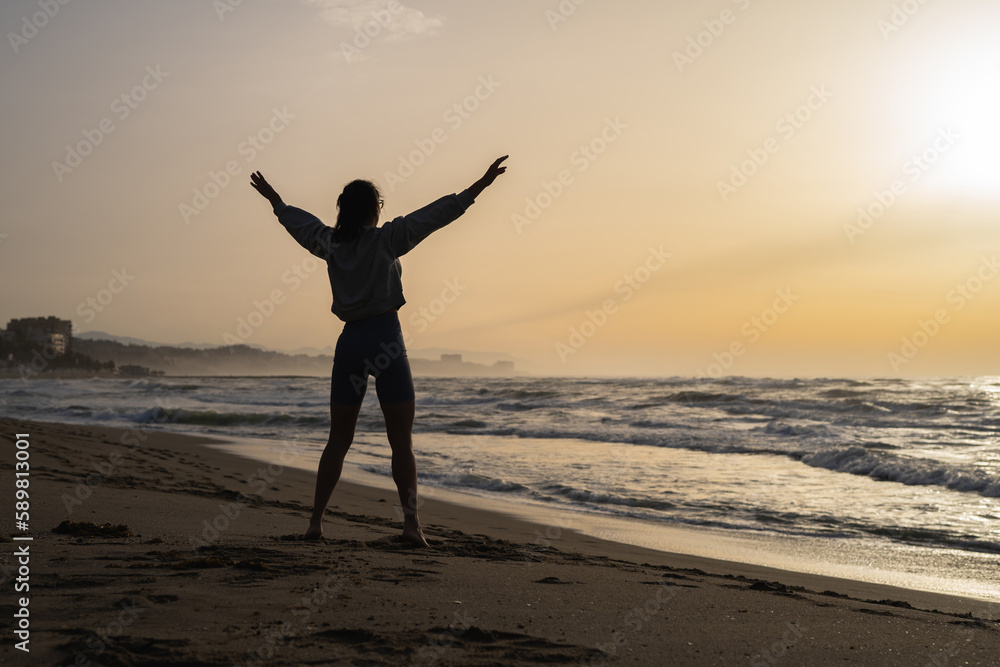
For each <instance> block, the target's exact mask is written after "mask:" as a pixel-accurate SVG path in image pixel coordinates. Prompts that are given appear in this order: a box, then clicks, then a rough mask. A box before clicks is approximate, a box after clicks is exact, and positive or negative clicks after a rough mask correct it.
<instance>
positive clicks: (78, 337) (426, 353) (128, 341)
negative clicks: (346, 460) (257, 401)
mask: <svg viewBox="0 0 1000 667" xmlns="http://www.w3.org/2000/svg"><path fill="white" fill-rule="evenodd" d="M73 340H74V341H75V343H74V344H76V345H77V348H78V349H80V350H81V351H82V350H84V349H97V348H87V347H80V346H79V341H87V342H97V341H105V342H114V343H120V344H121V345H124V346H129V345H132V346H138V347H148V348H151V349H153V350H155V349H162V350H202V351H207V350H229V349H230V348H234V347H238V348H239V347H249V348H251V349H254V350H258V351H260V352H264V353H271V354H276V355H279V356H278V357H273V358H272V357H268V356H266V355H265V356H262V357H260V358H259V360H260V361H264V360H265V359H271V361H270V362H268V363H272V364H277V365H279V366H283V365H285V362H284V361H282V359H283V358H284V357H288V358H289V359H294V360H296V361H294V362H289V364H288V365H290V367H292V368H303V367H310V368H311V367H313V366H316V365H317V364H319V365H322V364H326V367H325V368H323V369H322V370H317V371H316V372H314V373H305V374H306V375H326V374H329V372H330V367H329V363H332V359H333V352H334V347H333V346H332V345H327V346H326V347H324V348H317V347H300V348H298V349H295V350H291V351H283V350H274V349H271V348H267V347H263V346H261V345H249V344H247V345H238V346H232V345H230V346H223V345H215V344H212V343H191V342H185V343H180V344H176V345H168V344H164V343H156V342H152V341H148V340H142V339H141V338H132V337H130V336H115V335H114V334H110V333H107V332H106V331H88V332H86V333H82V334H74V335H73ZM99 347H100V349H105V350H106V354H107V355H108V357H107V358H102V357H95V358H99V359H101V360H102V361H108V360H111V361H114V362H115V363H116V364H119V365H120V364H121V363H126V364H138V365H140V366H148V367H149V368H152V369H154V370H163V371H165V372H167V373H169V374H177V373H175V372H173V371H170V370H168V369H166V368H164V367H162V366H159V365H156V364H154V363H146V362H144V361H138V360H137V359H138V357H141V356H151V358H153V357H155V356H156V355H155V354H151V353H150V352H139V351H137V350H136V351H131V352H126V351H124V350H118V351H117V352H114V353H112V350H113V349H114V348H110V347H108V348H104V347H101V346H99ZM87 354H89V353H87ZM164 354H165V357H164V359H163V360H161V361H163V362H164V364H165V363H166V361H165V359H167V358H169V359H170V360H171V363H175V364H178V363H179V364H181V365H182V366H184V365H186V363H187V362H186V361H185V360H186V359H187V355H184V354H182V353H179V352H173V353H164ZM227 354H228V355H230V356H232V355H233V354H235V353H234V352H231V351H230V352H227ZM448 354H460V355H462V359H463V361H464V362H468V364H469V365H470V366H469V369H470V370H471V369H472V368H479V369H480V371H482V367H483V366H492V365H493V364H496V363H497V362H498V361H504V362H510V363H514V364H515V365H516V366H517V367H518V368H520V369H521V370H522V371H523V370H525V369H526V368H527V367H529V366H531V363H530V362H527V361H525V360H523V359H516V358H515V357H513V356H511V355H509V354H506V353H504V352H475V351H469V350H452V349H448V348H442V347H428V348H419V349H418V348H412V349H409V350H407V356H409V358H410V361H411V362H412V363H413V365H414V373H418V374H428V373H430V374H435V373H433V372H432V371H426V372H423V373H421V371H418V370H417V368H416V362H418V361H422V360H426V361H430V362H432V364H437V363H439V360H440V359H441V356H442V355H448ZM240 356H241V359H242V358H243V357H244V356H245V353H241V354H240ZM116 357H120V358H122V359H128V361H121V362H120V361H119V359H118V358H116ZM210 357H212V358H214V357H213V356H212V355H209V356H207V357H201V358H200V359H202V361H204V360H207V359H209V358H210ZM303 357H314V358H316V357H320V358H322V361H319V360H316V359H314V360H313V361H306V360H305V359H303ZM328 362H329V363H328ZM192 363H194V362H192ZM219 364H221V367H224V368H230V367H231V366H232V365H233V364H232V363H230V362H229V361H227V362H226V363H222V362H221V361H219V359H216V360H215V361H214V362H213V364H212V366H213V368H214V367H216V366H218V365H219ZM238 365H239V364H237V366H238ZM316 367H317V369H318V368H319V367H318V366H316ZM421 367H422V368H425V369H433V368H435V367H434V366H433V365H431V366H427V365H425V364H421ZM247 370H251V369H247ZM184 374H198V375H201V374H204V373H184ZM208 374H209V375H212V374H215V373H208ZM222 374H223V375H261V374H263V375H270V374H271V373H255V372H249V373H242V372H240V373H234V372H229V371H227V372H225V373H222ZM279 374H285V373H279ZM291 374H302V373H291Z"/></svg>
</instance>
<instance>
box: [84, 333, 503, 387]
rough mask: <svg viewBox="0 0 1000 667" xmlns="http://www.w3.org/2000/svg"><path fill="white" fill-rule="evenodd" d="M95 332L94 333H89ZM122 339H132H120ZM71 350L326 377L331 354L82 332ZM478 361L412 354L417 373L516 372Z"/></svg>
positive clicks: (193, 366) (214, 369) (166, 368)
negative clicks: (140, 340)
mask: <svg viewBox="0 0 1000 667" xmlns="http://www.w3.org/2000/svg"><path fill="white" fill-rule="evenodd" d="M92 333H96V332H92ZM123 340H136V339H128V338H123ZM73 346H74V349H75V350H76V351H77V352H79V353H81V354H86V355H87V356H89V357H92V358H94V359H97V360H98V361H101V362H106V361H113V362H114V363H115V366H117V367H121V366H126V365H131V366H144V367H146V368H149V369H152V370H154V371H162V372H163V373H165V374H166V375H175V376H176V375H243V376H246V375H249V376H257V375H261V376H263V375H313V376H328V375H329V374H330V368H331V367H332V365H333V355H307V354H285V353H283V352H277V351H275V350H266V349H262V348H257V347H251V346H249V345H228V346H221V347H211V348H208V347H206V348H202V349H197V348H193V347H175V346H170V345H146V344H137V343H124V342H121V341H120V340H111V339H110V338H98V337H96V335H95V336H93V337H88V338H85V337H81V338H75V337H74V340H73ZM501 361H504V362H505V363H499V364H497V363H494V364H482V363H470V362H467V361H438V360H428V359H421V358H413V357H411V359H410V364H411V367H412V369H413V373H414V375H418V376H444V377H454V376H498V375H514V374H515V372H516V371H515V367H514V364H513V362H511V361H507V360H501Z"/></svg>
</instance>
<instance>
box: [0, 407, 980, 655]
mask: <svg viewBox="0 0 1000 667" xmlns="http://www.w3.org/2000/svg"><path fill="white" fill-rule="evenodd" d="M0 424H2V428H0V433H2V438H3V440H4V442H5V447H4V451H5V452H6V454H5V456H6V461H5V466H4V488H5V489H6V490H7V491H6V492H5V495H6V497H7V498H8V499H10V502H11V503H12V504H13V502H14V501H13V491H12V489H13V488H14V481H13V469H12V468H13V462H14V453H13V452H14V451H15V448H14V442H15V440H16V437H15V435H16V434H27V435H28V438H27V440H28V442H29V443H30V445H29V451H30V459H29V460H30V466H31V467H30V477H29V479H30V487H29V489H30V502H31V508H30V523H29V529H28V531H27V532H24V531H16V532H15V530H14V529H15V526H14V523H13V509H14V508H13V507H11V510H12V511H9V512H6V513H5V514H4V520H3V524H2V525H3V526H4V530H3V540H4V541H5V542H7V545H6V548H5V549H4V556H3V560H2V564H3V577H4V590H5V591H6V593H5V595H4V596H3V599H2V606H3V613H4V616H5V617H6V618H8V619H11V618H12V616H13V614H15V612H17V611H18V609H19V608H20V607H21V604H22V603H21V601H20V600H19V598H20V597H22V596H24V597H27V598H28V600H29V603H28V606H27V609H28V610H29V620H30V623H29V624H28V625H29V630H30V635H29V643H28V644H27V645H26V646H27V647H28V648H29V649H30V652H29V653H25V652H23V651H21V650H18V649H17V648H15V643H17V642H19V641H21V639H18V638H17V637H16V636H13V635H12V634H11V633H7V640H6V641H5V642H4V645H3V648H2V649H0V661H3V662H8V663H10V664H32V665H34V664H39V665H40V664H52V665H88V664H99V665H191V664H207V665H232V664H239V665H262V664H268V665H301V664H317V665H319V664H345V665H362V664H363V665H381V664H385V665H399V664H427V665H430V664H440V665H511V664H515V665H516V664H534V663H554V664H588V665H589V664H594V665H597V664H640V665H730V664H750V665H777V664H787V665H825V664H862V665H993V664H997V656H998V655H1000V623H998V621H997V618H998V617H1000V610H998V609H997V608H996V606H995V605H990V604H988V603H985V602H981V601H977V600H971V599H963V598H957V597H948V596H942V595H936V594H930V593H923V592H919V591H910V590H904V589H898V588H891V587H885V586H878V585H873V584H867V583H860V582H854V581H848V580H842V579H834V578H827V577H820V576H815V575H805V574H799V573H793V572H785V571H781V570H773V569H768V568H762V567H756V566H750V565H745V564H739V563H732V562H726V561H719V560H711V559H704V558H695V557H691V556H683V555H676V554H670V553H663V552H657V551H651V550H645V549H641V548H638V547H631V546H627V545H621V544H617V543H613V542H606V541H602V540H598V539H595V538H592V537H587V536H583V535H579V534H576V533H574V532H573V531H562V533H561V535H560V537H559V539H558V540H553V541H552V542H551V543H548V542H546V541H544V540H539V539H538V536H539V535H540V534H544V527H540V526H537V525H534V524H530V523H527V522H524V521H520V520H517V519H514V518H511V517H508V516H505V515H502V514H498V513H493V512H488V511H483V510H481V509H476V508H472V507H465V506H460V505H456V504H451V503H447V502H444V501H441V500H437V499H433V498H432V499H429V500H427V502H426V504H425V505H424V506H423V507H422V508H421V516H422V521H423V524H424V530H425V533H426V535H427V538H428V540H429V541H430V543H431V548H429V549H422V550H421V549H415V548H411V547H409V546H407V545H406V544H403V543H400V542H399V541H398V540H397V534H398V533H399V531H400V525H401V524H400V522H399V521H398V519H397V518H396V516H395V511H394V507H393V503H394V502H395V498H394V494H392V493H389V492H386V491H384V490H381V489H376V488H371V487H366V486H360V485H357V484H350V483H347V482H342V484H341V485H340V486H338V488H337V491H336V492H335V494H334V498H333V502H332V504H331V509H330V510H328V512H327V517H328V518H327V523H326V536H325V538H324V539H323V540H322V541H319V542H305V541H302V540H300V539H299V538H298V535H299V534H300V533H301V532H302V530H303V529H304V528H305V525H306V517H307V512H308V510H309V508H310V502H311V494H312V487H313V476H312V475H311V474H309V473H306V472H303V471H300V470H296V469H293V468H287V467H283V466H281V465H280V464H278V463H277V462H275V463H274V464H272V465H271V466H270V467H269V466H268V465H267V464H264V463H261V462H259V461H253V460H250V459H245V458H241V457H237V456H233V455H230V454H226V453H223V452H220V451H217V450H214V449H210V448H207V447H205V446H203V445H204V444H205V443H208V442H210V439H209V438H203V439H202V438H194V437H191V436H184V435H176V434H170V433H164V432H158V431H152V430H141V429H138V428H137V429H133V430H122V429H113V428H100V427H90V426H79V425H67V424H50V423H39V422H26V421H15V420H7V419H5V420H0ZM540 528H541V529H542V532H540ZM10 535H20V536H23V535H29V536H31V537H33V540H32V541H30V542H27V541H12V540H11V539H10V538H9V537H8V536H10ZM24 545H29V551H30V559H29V566H28V567H29V569H30V574H29V575H28V579H27V583H28V584H29V585H30V589H29V590H27V591H23V592H20V593H17V594H15V593H14V592H13V590H12V588H13V587H12V580H13V579H15V578H18V577H20V576H23V572H22V573H21V574H20V575H19V573H18V569H17V568H18V561H17V557H16V556H15V555H14V554H15V551H16V550H18V549H22V548H23V547H24ZM22 625H23V623H22Z"/></svg>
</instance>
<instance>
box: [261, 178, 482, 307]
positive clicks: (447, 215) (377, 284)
mask: <svg viewBox="0 0 1000 667" xmlns="http://www.w3.org/2000/svg"><path fill="white" fill-rule="evenodd" d="M474 202H475V198H474V197H473V196H472V194H471V193H470V192H469V191H468V190H465V191H463V192H461V193H459V194H453V195H447V196H445V197H442V198H441V199H438V200H437V201H436V202H434V203H432V204H429V205H427V206H425V207H423V208H421V209H419V210H416V211H414V212H413V213H410V214H409V215H406V216H402V217H399V218H396V219H394V220H391V221H389V222H386V223H385V224H383V225H382V226H381V227H365V228H363V229H362V231H361V236H360V237H358V239H357V240H356V241H351V242H349V243H336V242H334V240H333V228H332V227H328V226H327V225H325V224H323V222H322V221H320V219H319V218H317V217H316V216H314V215H312V214H311V213H308V212H306V211H303V210H302V209H300V208H295V207H294V206H289V205H288V204H285V203H284V202H279V203H278V205H277V206H275V207H274V214H275V215H277V216H278V221H279V222H280V223H281V224H282V225H283V226H284V228H285V229H286V230H288V233H289V234H291V235H292V238H294V239H295V240H296V241H298V242H299V245H301V246H302V247H303V248H305V249H306V250H308V251H309V252H311V253H312V254H313V255H315V256H316V257H318V258H320V259H322V260H325V261H326V266H327V273H328V274H329V276H330V289H331V290H332V291H333V306H332V308H331V310H332V311H333V314H334V315H336V316H337V317H339V318H340V319H341V320H343V321H344V322H353V321H356V320H362V319H364V318H366V317H371V316H372V315H380V314H382V313H385V312H388V311H390V310H397V309H399V308H400V306H402V305H403V304H404V303H406V299H404V298H403V282H402V275H403V267H402V266H401V265H400V263H399V258H400V257H402V256H403V255H405V254H406V253H408V252H409V251H411V250H413V248H414V247H416V245H417V244H418V243H420V242H421V241H423V240H424V239H425V238H427V237H428V236H429V235H430V234H431V233H432V232H434V231H436V230H438V229H441V228H442V227H444V226H445V225H447V224H448V223H450V222H453V221H454V220H456V219H458V218H459V216H461V215H462V214H463V213H465V211H466V209H468V208H469V207H470V206H472V204H473V203H474Z"/></svg>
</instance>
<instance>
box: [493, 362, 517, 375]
mask: <svg viewBox="0 0 1000 667" xmlns="http://www.w3.org/2000/svg"><path fill="white" fill-rule="evenodd" d="M493 368H495V369H497V371H499V372H500V373H513V372H514V362H513V361H498V362H496V363H494V364H493Z"/></svg>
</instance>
